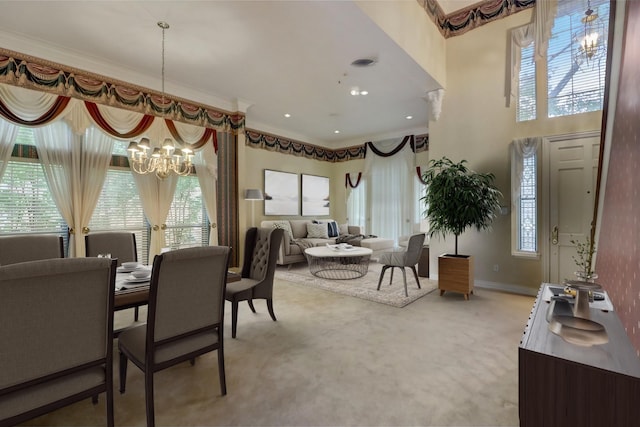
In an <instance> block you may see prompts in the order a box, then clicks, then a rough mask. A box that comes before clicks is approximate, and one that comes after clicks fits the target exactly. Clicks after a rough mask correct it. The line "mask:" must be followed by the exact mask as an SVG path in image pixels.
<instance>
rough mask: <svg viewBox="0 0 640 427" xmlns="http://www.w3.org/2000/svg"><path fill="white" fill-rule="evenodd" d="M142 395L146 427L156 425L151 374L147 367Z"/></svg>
mask: <svg viewBox="0 0 640 427" xmlns="http://www.w3.org/2000/svg"><path fill="white" fill-rule="evenodd" d="M144 394H145V400H146V402H147V427H154V426H155V424H156V420H155V415H154V408H153V372H152V371H151V370H150V369H149V368H148V367H147V369H146V370H145V371H144Z"/></svg>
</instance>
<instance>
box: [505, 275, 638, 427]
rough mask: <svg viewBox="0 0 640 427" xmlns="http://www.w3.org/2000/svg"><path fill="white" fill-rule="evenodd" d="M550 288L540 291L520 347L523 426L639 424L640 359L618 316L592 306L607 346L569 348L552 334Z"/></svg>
mask: <svg viewBox="0 0 640 427" xmlns="http://www.w3.org/2000/svg"><path fill="white" fill-rule="evenodd" d="M547 286H549V285H548V284H543V285H542V286H541V287H540V290H539V292H538V297H537V298H536V301H535V303H534V305H533V309H532V310H531V315H530V316H529V320H528V322H527V325H526V328H525V330H524V334H523V336H522V340H521V342H520V347H519V349H518V364H519V414H520V426H521V427H539V426H545V427H553V426H558V427H560V426H562V427H566V426H580V427H582V426H593V427H596V426H616V427H622V426H629V427H631V426H638V425H640V402H639V400H638V399H639V398H640V360H639V359H638V357H637V356H636V351H635V349H634V348H633V346H632V345H631V343H630V341H629V338H628V337H627V334H626V333H625V331H624V328H623V327H622V324H621V323H620V320H619V319H618V316H617V315H616V313H615V312H614V311H604V310H600V309H596V308H593V307H591V308H590V316H591V320H593V321H595V322H598V323H600V324H601V325H603V326H604V327H605V329H606V332H607V336H608V342H607V343H606V344H600V345H594V346H591V347H585V346H579V345H575V344H570V343H568V342H566V341H565V340H564V339H562V338H561V337H560V336H558V335H556V334H554V333H553V332H551V331H550V330H549V327H548V324H549V323H548V322H547V318H546V315H547V309H548V307H549V303H548V302H546V301H545V299H544V298H543V297H542V295H543V294H544V293H545V289H546V288H547ZM554 286H557V285H554Z"/></svg>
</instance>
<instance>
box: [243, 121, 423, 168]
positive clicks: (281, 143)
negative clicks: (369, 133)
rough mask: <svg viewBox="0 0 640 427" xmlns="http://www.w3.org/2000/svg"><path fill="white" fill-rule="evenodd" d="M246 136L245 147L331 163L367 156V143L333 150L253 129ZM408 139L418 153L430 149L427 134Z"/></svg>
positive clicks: (409, 136)
mask: <svg viewBox="0 0 640 427" xmlns="http://www.w3.org/2000/svg"><path fill="white" fill-rule="evenodd" d="M245 136H246V138H245V139H246V142H245V145H248V146H250V147H254V148H261V149H263V150H268V151H276V152H278V153H283V154H291V155H294V156H299V157H306V158H309V159H314V160H322V161H325V162H331V163H335V162H344V161H348V160H358V159H364V158H365V156H366V154H367V143H364V144H362V145H357V146H353V147H347V148H339V149H337V150H331V149H329V148H323V147H318V146H317V145H312V144H307V143H305V142H299V141H293V140H290V139H286V138H282V137H279V136H275V135H268V134H265V133H262V132H260V131H257V130H253V129H246V130H245ZM406 138H412V139H413V140H412V141H411V147H412V149H413V151H414V152H416V153H419V152H422V151H427V150H428V149H429V135H427V134H424V135H408V136H406V137H405V139H406ZM407 140H408V139H407Z"/></svg>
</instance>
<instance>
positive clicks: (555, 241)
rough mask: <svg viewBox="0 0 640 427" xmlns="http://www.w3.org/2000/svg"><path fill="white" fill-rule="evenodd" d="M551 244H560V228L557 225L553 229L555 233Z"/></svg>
mask: <svg viewBox="0 0 640 427" xmlns="http://www.w3.org/2000/svg"><path fill="white" fill-rule="evenodd" d="M551 244H552V245H557V244H558V226H557V225H556V226H555V227H553V231H552V232H551Z"/></svg>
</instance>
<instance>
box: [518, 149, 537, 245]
mask: <svg viewBox="0 0 640 427" xmlns="http://www.w3.org/2000/svg"><path fill="white" fill-rule="evenodd" d="M537 160H538V159H537V156H536V155H532V156H529V157H525V158H524V159H522V166H523V167H522V180H521V181H520V200H519V203H518V204H519V206H518V207H517V209H518V217H519V221H518V223H519V224H518V251H520V252H532V253H535V252H537V251H538V239H537V230H538V227H537V225H538V224H537V195H538V191H537V190H538V189H537V185H536V170H537V168H536V163H537Z"/></svg>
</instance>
